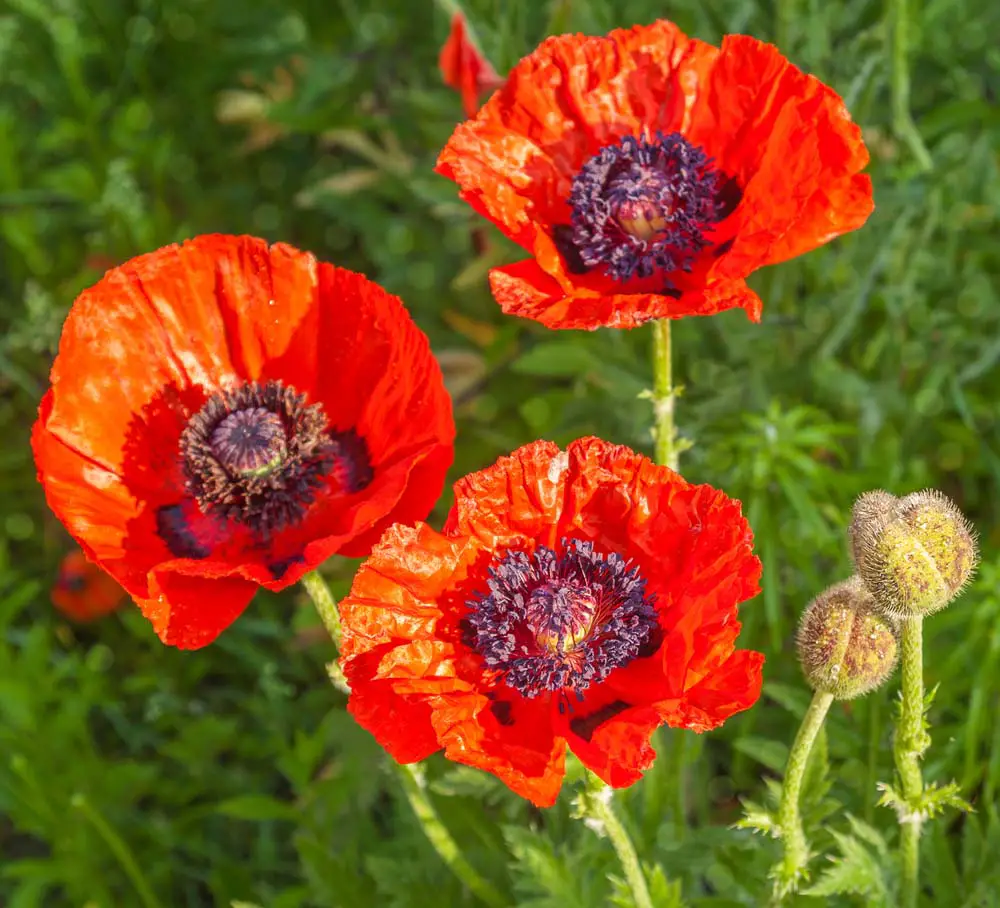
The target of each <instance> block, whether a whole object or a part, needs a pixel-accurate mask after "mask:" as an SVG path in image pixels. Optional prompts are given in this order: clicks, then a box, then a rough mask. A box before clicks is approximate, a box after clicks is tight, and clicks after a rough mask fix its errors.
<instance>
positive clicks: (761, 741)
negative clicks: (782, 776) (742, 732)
mask: <svg viewBox="0 0 1000 908" xmlns="http://www.w3.org/2000/svg"><path fill="white" fill-rule="evenodd" d="M733 746H734V747H735V748H736V749H737V750H739V751H741V752H742V753H745V754H746V755H747V756H748V757H752V758H753V759H755V760H756V761H757V762H758V763H760V764H762V765H763V766H766V767H767V768H768V769H770V770H772V771H773V772H776V773H783V772H784V771H785V764H786V763H787V762H788V746H787V745H786V744H782V743H781V742H780V741H769V740H768V739H767V738H760V737H757V736H756V735H748V736H746V737H744V738H738V739H737V740H736V741H735V742H734V744H733Z"/></svg>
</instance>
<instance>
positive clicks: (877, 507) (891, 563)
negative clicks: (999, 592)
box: [850, 489, 978, 618]
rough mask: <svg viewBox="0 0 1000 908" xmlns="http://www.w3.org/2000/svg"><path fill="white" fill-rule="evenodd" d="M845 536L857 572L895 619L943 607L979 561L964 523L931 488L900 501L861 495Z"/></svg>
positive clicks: (969, 529)
mask: <svg viewBox="0 0 1000 908" xmlns="http://www.w3.org/2000/svg"><path fill="white" fill-rule="evenodd" d="M850 538H851V549H852V553H853V555H854V563H855V565H856V566H857V569H858V573H859V574H860V575H861V577H862V579H863V580H864V582H865V584H866V585H867V586H868V588H869V589H870V590H871V592H872V595H873V596H874V597H875V599H876V601H877V602H878V605H879V607H880V608H881V609H882V610H883V611H884V612H886V613H887V614H889V615H893V616H895V617H897V618H915V617H918V616H922V615H930V614H933V613H934V612H936V611H938V610H940V609H943V608H944V607H945V606H946V605H948V603H949V602H951V601H952V600H953V599H955V598H956V597H957V596H958V595H959V594H960V593H961V592H962V590H963V589H964V587H965V585H966V584H967V583H968V581H969V578H970V577H971V576H972V572H973V571H974V570H975V567H976V562H977V560H978V554H977V551H976V537H975V534H974V532H973V530H972V527H971V526H970V524H969V522H968V521H967V520H966V519H965V517H964V516H963V514H962V512H961V511H960V510H959V509H958V508H957V507H956V506H955V503H954V502H953V501H952V500H951V499H950V498H948V496H947V495H944V494H943V493H941V492H938V491H936V490H934V489H928V490H926V491H923V492H914V493H913V494H912V495H907V496H906V497H905V498H892V496H889V495H888V493H886V492H869V493H868V494H866V495H862V496H861V498H859V499H858V501H857V502H856V504H855V506H854V516H853V520H852V522H851V530H850Z"/></svg>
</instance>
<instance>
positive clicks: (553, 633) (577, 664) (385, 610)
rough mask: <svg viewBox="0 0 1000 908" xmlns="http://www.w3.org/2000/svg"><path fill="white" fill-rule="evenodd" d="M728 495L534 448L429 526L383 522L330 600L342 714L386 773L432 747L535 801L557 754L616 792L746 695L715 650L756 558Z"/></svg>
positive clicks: (750, 588) (746, 678)
mask: <svg viewBox="0 0 1000 908" xmlns="http://www.w3.org/2000/svg"><path fill="white" fill-rule="evenodd" d="M751 544H752V536H751V532H750V528H749V526H748V525H747V522H746V520H744V518H743V517H742V515H741V513H740V505H739V502H737V501H733V500H732V499H729V498H727V497H726V496H725V495H724V494H723V493H722V492H718V491H716V490H715V489H713V488H711V487H710V486H694V485H690V484H689V483H687V482H685V481H684V480H683V479H682V478H681V477H680V476H678V475H677V474H676V473H674V472H673V471H671V470H669V469H667V468H666V467H658V466H656V465H654V464H653V463H652V462H651V461H649V460H647V459H646V458H645V457H641V456H640V455H638V454H635V453H634V452H633V451H631V450H629V449H628V448H625V447H616V446H614V445H611V444H608V443H607V442H604V441H601V440H599V439H596V438H586V439H582V440H580V441H576V442H573V443H572V444H571V445H570V446H569V449H568V450H567V451H566V452H565V453H564V452H560V450H559V448H558V447H556V445H554V444H551V443H550V442H544V441H539V442H534V443H533V444H530V445H527V446H525V447H523V448H521V449H519V450H518V451H515V452H514V454H512V455H511V456H509V457H504V458H501V459H500V460H499V461H498V462H497V464H496V465H495V466H493V467H490V468H489V469H487V470H483V471H482V472H480V473H473V474H472V475H470V476H466V477H465V478H464V479H462V480H460V481H459V482H458V483H457V484H456V486H455V505H454V507H453V508H452V511H451V513H450V515H449V516H448V519H447V522H446V523H445V527H444V532H443V534H442V533H437V532H435V531H434V530H432V529H431V528H430V527H428V526H427V525H425V524H417V525H416V526H415V527H406V526H399V525H397V526H394V527H392V528H390V529H389V530H388V531H387V532H386V534H385V536H383V537H382V540H381V541H380V542H379V544H378V545H377V546H376V547H375V548H374V549H373V550H372V554H371V556H370V558H369V559H368V561H366V562H365V563H364V565H362V567H361V569H360V570H359V571H358V574H357V575H356V577H355V580H354V585H353V587H352V589H351V593H350V595H349V596H348V597H347V598H346V599H344V600H343V601H342V602H341V603H340V615H341V621H342V622H343V629H344V635H343V642H342V656H341V665H342V666H343V669H344V673H345V674H346V676H347V680H348V682H349V684H350V686H351V698H350V701H349V704H348V705H349V709H350V711H351V713H352V714H353V715H354V717H355V718H356V719H357V720H358V722H360V724H361V725H363V726H364V727H365V728H367V729H368V730H369V731H371V732H372V734H374V735H375V737H376V738H377V739H378V741H379V743H380V744H381V745H382V746H383V747H385V748H386V750H388V752H389V753H390V754H391V755H392V756H393V757H394V758H395V759H396V760H398V761H400V762H401V763H410V762H414V761H417V760H422V759H424V758H425V757H427V756H429V755H430V754H431V753H433V752H434V751H437V750H439V749H441V748H444V752H445V756H447V757H449V758H450V759H452V760H456V761H458V762H459V763H465V764H467V765H469V766H477V767H479V768H481V769H485V770H487V771H488V772H492V773H493V774H495V775H496V776H498V777H499V778H500V779H502V780H503V781H504V782H505V783H506V784H507V785H508V786H509V787H510V788H512V789H513V790H514V791H515V792H517V793H518V794H520V795H523V796H524V797H526V798H529V799H530V800H531V801H533V802H534V803H535V804H538V805H539V806H548V805H551V804H553V803H554V802H555V800H556V796H557V795H558V793H559V787H560V785H561V783H562V778H563V775H564V772H565V770H564V763H565V753H566V748H567V746H568V747H569V748H570V749H571V750H572V751H573V753H575V754H576V755H577V756H578V757H579V758H580V759H581V760H582V761H583V763H584V764H586V765H587V766H588V767H589V768H590V769H592V770H593V771H594V772H595V773H597V775H598V776H600V777H601V778H602V779H603V780H604V781H605V782H607V783H608V784H610V785H613V786H615V787H623V786H626V785H630V784H632V783H633V782H635V781H636V780H637V779H638V778H639V777H640V775H641V773H642V771H643V770H645V769H648V768H649V766H650V765H651V764H652V762H653V757H654V756H655V754H654V752H653V750H652V748H651V747H650V744H649V737H650V735H651V734H652V732H653V730H654V729H655V728H657V727H658V726H659V725H662V724H664V723H666V724H668V725H671V726H674V727H681V728H689V729H693V730H695V731H705V730H707V729H710V728H715V727H716V726H718V725H720V724H721V723H722V722H723V721H724V720H725V719H726V718H728V717H729V716H731V715H732V714H733V713H735V712H738V711H739V710H743V709H746V708H747V707H749V706H751V705H752V704H753V703H754V702H755V701H756V700H757V698H758V696H759V695H760V685H761V665H762V663H763V661H764V657H763V656H762V655H761V654H760V653H755V652H751V651H749V650H737V649H735V644H736V638H737V635H738V634H739V630H740V625H739V621H738V620H737V605H738V603H740V602H742V601H743V600H744V599H747V598H749V597H750V596H753V595H755V594H756V593H757V592H758V586H757V581H758V579H759V577H760V562H759V561H758V560H757V558H756V557H754V555H753V554H752V552H751Z"/></svg>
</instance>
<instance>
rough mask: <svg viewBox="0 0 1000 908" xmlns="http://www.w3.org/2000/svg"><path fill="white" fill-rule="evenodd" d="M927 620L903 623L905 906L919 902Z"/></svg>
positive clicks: (898, 748) (900, 732)
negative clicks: (905, 807)
mask: <svg viewBox="0 0 1000 908" xmlns="http://www.w3.org/2000/svg"><path fill="white" fill-rule="evenodd" d="M923 633H924V622H923V618H908V619H906V620H904V621H903V622H902V645H901V647H900V648H901V661H902V669H903V671H902V674H903V681H902V698H901V703H900V708H899V725H898V726H897V727H896V736H895V741H894V747H893V755H894V757H895V759H896V769H897V770H898V772H899V779H900V783H901V787H902V795H903V799H904V800H905V801H906V803H907V806H908V807H909V808H910V810H908V811H907V812H906V813H905V814H903V813H901V814H900V845H899V847H900V859H901V863H902V870H903V885H902V898H901V901H900V906H901V908H914V906H916V904H917V885H918V878H919V873H920V825H921V820H922V817H921V815H920V796H921V795H922V794H923V791H924V781H923V777H922V776H921V773H920V758H921V757H922V756H923V753H924V751H925V750H927V747H928V745H929V744H930V738H929V736H928V734H927V732H926V730H925V728H924V652H923V650H924V640H923Z"/></svg>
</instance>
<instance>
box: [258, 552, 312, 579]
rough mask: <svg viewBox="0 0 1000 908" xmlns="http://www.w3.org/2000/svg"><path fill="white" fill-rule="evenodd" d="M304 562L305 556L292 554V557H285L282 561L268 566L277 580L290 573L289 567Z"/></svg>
mask: <svg viewBox="0 0 1000 908" xmlns="http://www.w3.org/2000/svg"><path fill="white" fill-rule="evenodd" d="M304 562H305V558H303V557H302V556H301V555H292V557H291V558H285V559H283V560H281V561H274V562H272V563H271V564H269V565H268V566H267V569H268V570H269V571H270V572H271V576H272V577H274V579H275V580H280V579H281V578H282V577H284V576H285V574H287V573H288V569H289V568H290V567H291V566H292V565H293V564H303V563H304Z"/></svg>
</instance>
